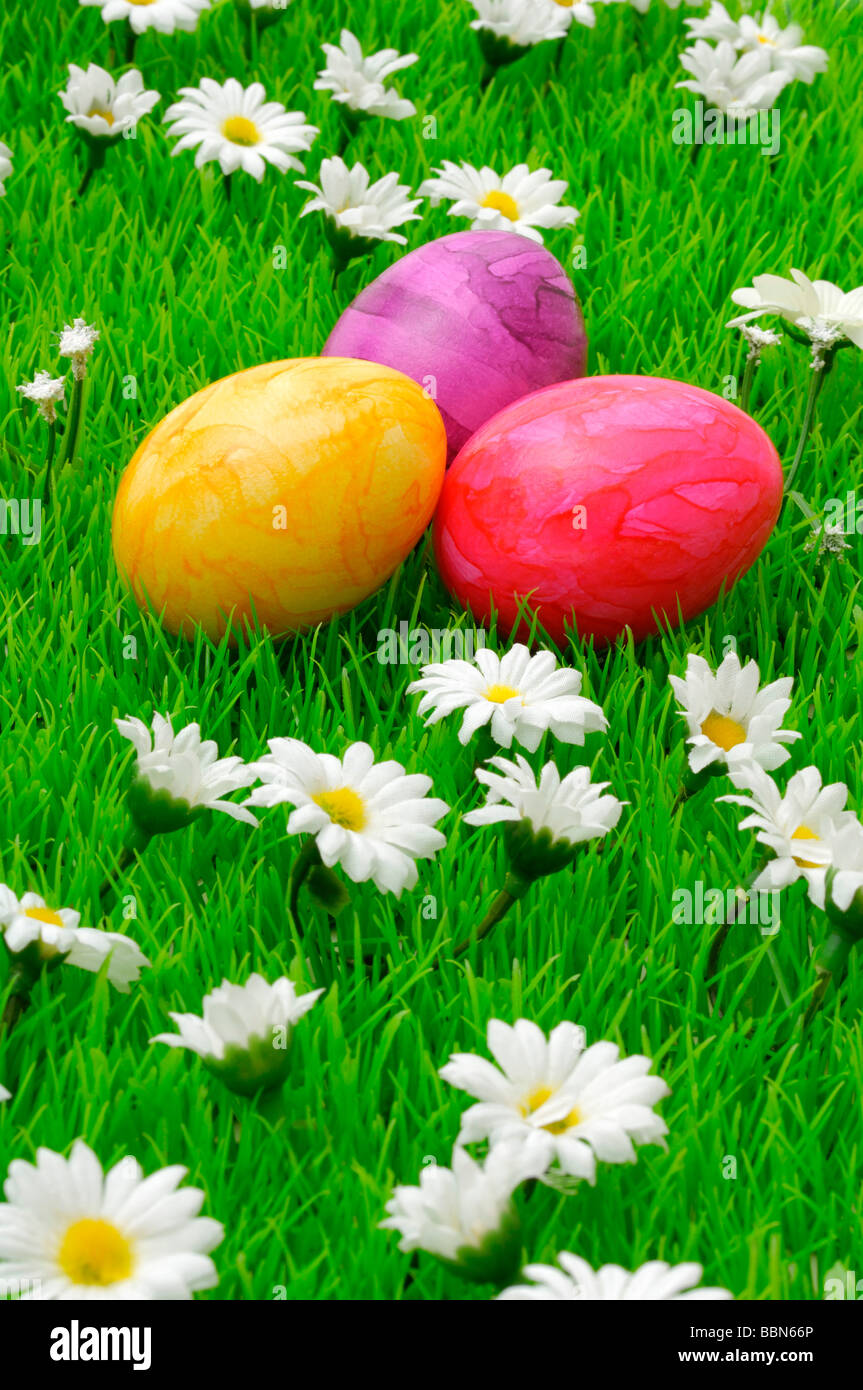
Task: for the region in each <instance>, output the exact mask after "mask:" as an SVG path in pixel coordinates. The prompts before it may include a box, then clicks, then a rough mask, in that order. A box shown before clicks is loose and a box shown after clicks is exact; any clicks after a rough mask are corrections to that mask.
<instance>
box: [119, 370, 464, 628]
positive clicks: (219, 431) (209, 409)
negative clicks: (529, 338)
mask: <svg viewBox="0 0 863 1390" xmlns="http://www.w3.org/2000/svg"><path fill="white" fill-rule="evenodd" d="M445 463H446V433H445V430H444V425H443V420H442V419H441V416H440V412H439V411H438V409H437V406H436V405H435V404H434V402H433V401H431V400H430V399H429V397H428V396H426V394H425V393H424V392H423V391H422V390H421V388H420V387H419V386H417V385H416V383H415V382H413V381H411V380H410V379H409V378H408V377H406V376H403V375H402V373H401V372H397V371H394V370H393V369H392V368H390V367H381V366H378V365H377V363H374V362H359V361H354V360H352V359H351V358H347V357H327V358H321V357H300V358H294V359H292V360H290V361H286V362H270V363H267V364H266V365H265V366H261V367H251V368H249V370H248V371H243V372H236V373H235V374H234V375H233V376H228V377H224V378H223V379H222V380H221V381H217V382H215V383H214V384H213V385H212V386H206V387H205V388H204V389H203V391H198V392H197V394H196V395H194V396H192V397H190V399H189V400H187V401H184V402H183V404H182V405H178V406H177V407H176V409H175V410H172V411H171V413H170V414H169V415H167V416H166V417H165V419H164V420H162V422H161V424H158V425H157V426H156V428H155V429H154V430H153V431H152V433H151V434H149V435H148V436H147V438H146V439H145V440H144V442H143V443H142V444H141V446H140V448H139V449H138V450H137V452H136V453H135V455H134V457H133V459H132V461H131V462H130V464H129V466H128V468H127V469H126V471H125V473H124V474H123V477H122V479H121V481H120V486H119V489H118V491H117V498H116V501H115V503H114V523H113V542H114V555H115V558H116V561H117V566H118V568H119V570H120V572H121V574H123V575H124V576H125V577H126V579H127V581H128V582H129V584H130V585H131V588H132V592H133V593H134V595H135V598H136V600H137V602H138V603H139V605H140V606H141V607H146V606H149V607H151V608H152V609H153V610H154V611H155V612H156V613H158V614H161V615H162V620H163V622H164V623H165V625H166V626H167V627H168V628H169V629H170V630H171V631H172V632H176V633H180V632H182V633H185V634H187V635H188V633H189V632H190V631H191V630H192V629H193V627H194V625H195V624H196V623H199V624H200V625H201V627H203V629H204V631H205V632H207V633H208V634H209V636H211V637H218V636H220V635H221V634H222V633H224V631H225V628H226V626H227V618H228V616H229V615H230V616H231V619H232V622H233V624H234V626H235V627H237V626H242V622H243V620H244V619H246V618H249V619H250V618H251V616H252V613H253V612H254V613H255V614H256V615H257V619H258V621H259V622H260V623H261V624H262V626H265V627H266V628H268V629H269V630H270V631H271V632H272V633H273V634H276V635H279V634H284V633H289V632H296V631H299V630H301V629H302V628H306V627H309V626H312V625H313V624H315V623H319V622H322V621H325V620H326V619H328V618H331V617H333V615H334V614H336V613H344V612H347V611H348V610H349V609H351V608H353V607H354V606H355V605H356V604H357V603H359V602H360V600H361V599H364V598H366V597H367V595H368V594H371V593H373V592H374V590H375V589H377V588H379V587H380V585H381V584H383V583H384V582H385V580H386V579H388V578H389V576H390V575H391V574H392V573H393V571H394V570H395V569H397V568H398V566H399V564H401V562H402V560H404V558H405V556H406V555H407V554H408V552H409V551H410V549H411V547H412V546H413V545H415V544H416V542H417V540H418V539H419V537H420V536H421V535H422V533H423V531H424V530H425V527H426V526H427V525H428V522H429V521H430V519H431V516H432V513H433V511H434V508H435V504H436V502H437V499H438V494H439V493H440V490H441V486H442V484H443V477H444V468H445Z"/></svg>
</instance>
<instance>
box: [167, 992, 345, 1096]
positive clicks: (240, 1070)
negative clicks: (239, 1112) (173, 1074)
mask: <svg viewBox="0 0 863 1390" xmlns="http://www.w3.org/2000/svg"><path fill="white" fill-rule="evenodd" d="M323 992H324V991H323V990H322V989H313V990H310V991H308V992H307V993H306V994H301V995H298V994H297V990H296V986H295V985H294V982H293V980H289V979H288V978H287V977H286V976H283V977H282V978H281V979H279V980H276V982H275V984H272V985H271V984H268V983H267V981H266V980H265V979H263V977H262V976H261V975H250V976H249V978H248V980H247V981H246V983H245V984H244V985H232V984H231V983H230V982H229V981H228V980H223V981H222V983H221V985H220V986H219V987H218V989H214V990H213V991H212V992H211V993H210V994H206V995H205V996H204V1002H203V1017H199V1016H198V1015H197V1014H175V1013H172V1014H169V1015H168V1016H169V1018H170V1019H171V1020H172V1022H174V1023H176V1025H177V1027H178V1028H179V1030H180V1031H179V1034H176V1033H159V1034H158V1035H157V1036H156V1037H154V1038H151V1039H150V1042H151V1043H160V1042H161V1043H167V1045H168V1047H186V1048H189V1050H190V1051H192V1052H197V1054H198V1056H199V1057H201V1058H202V1059H203V1060H204V1062H205V1063H206V1064H207V1066H208V1067H209V1068H210V1070H211V1071H213V1072H214V1073H215V1075H217V1076H219V1077H221V1079H222V1080H223V1081H224V1082H225V1084H226V1085H228V1086H230V1087H231V1089H232V1090H235V1091H240V1092H241V1093H242V1094H246V1095H248V1094H251V1093H253V1092H254V1091H259V1090H266V1089H269V1088H270V1087H272V1086H277V1085H280V1084H281V1082H282V1081H284V1079H285V1075H286V1074H287V1064H288V1054H289V1044H290V1037H291V1031H292V1029H293V1026H294V1024H295V1023H297V1022H298V1021H299V1020H300V1019H301V1018H302V1017H303V1015H304V1014H306V1013H308V1011H309V1009H310V1008H311V1007H312V1005H313V1004H314V1002H315V1000H316V999H318V998H319V997H320V996H321V995H322V994H323Z"/></svg>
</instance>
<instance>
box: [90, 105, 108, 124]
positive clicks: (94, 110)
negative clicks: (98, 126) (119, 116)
mask: <svg viewBox="0 0 863 1390" xmlns="http://www.w3.org/2000/svg"><path fill="white" fill-rule="evenodd" d="M87 115H88V116H101V117H102V120H103V121H107V122H108V125H113V124H114V113H113V111H107V110H106V109H105V107H104V106H91V107H90V110H89V111H88V112H87Z"/></svg>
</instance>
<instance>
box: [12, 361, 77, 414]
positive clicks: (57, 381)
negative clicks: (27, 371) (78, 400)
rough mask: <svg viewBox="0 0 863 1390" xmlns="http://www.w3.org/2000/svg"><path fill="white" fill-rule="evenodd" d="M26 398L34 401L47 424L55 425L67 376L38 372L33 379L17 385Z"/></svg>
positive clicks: (17, 388)
mask: <svg viewBox="0 0 863 1390" xmlns="http://www.w3.org/2000/svg"><path fill="white" fill-rule="evenodd" d="M15 389H16V391H20V393H21V395H22V396H23V397H24V399H25V400H28V401H32V402H33V404H34V405H35V406H36V407H37V409H38V411H39V414H40V415H41V416H42V419H43V420H44V421H45V423H46V425H53V424H54V422H55V421H56V419H57V406H58V405H59V403H60V402H61V401H62V400H63V397H64V392H65V390H66V378H65V377H62V376H52V375H51V373H50V372H37V373H36V375H35V376H34V378H33V380H32V381H25V382H22V384H21V385H20V386H16V388H15Z"/></svg>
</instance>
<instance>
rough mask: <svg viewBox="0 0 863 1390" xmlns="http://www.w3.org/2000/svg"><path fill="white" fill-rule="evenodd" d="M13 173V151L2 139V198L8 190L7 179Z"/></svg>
mask: <svg viewBox="0 0 863 1390" xmlns="http://www.w3.org/2000/svg"><path fill="white" fill-rule="evenodd" d="M11 173H12V151H11V150H10V148H9V146H8V145H4V144H3V141H2V140H0V198H2V197H3V195H4V194H5V192H6V180H7V179H8V178H9V175H10V174H11Z"/></svg>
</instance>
